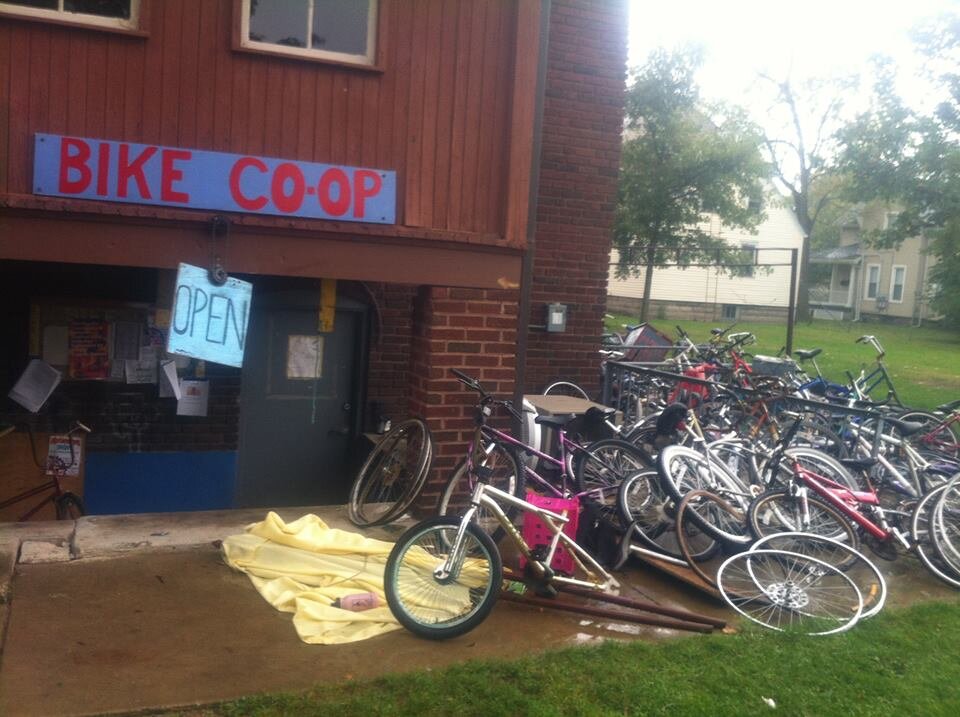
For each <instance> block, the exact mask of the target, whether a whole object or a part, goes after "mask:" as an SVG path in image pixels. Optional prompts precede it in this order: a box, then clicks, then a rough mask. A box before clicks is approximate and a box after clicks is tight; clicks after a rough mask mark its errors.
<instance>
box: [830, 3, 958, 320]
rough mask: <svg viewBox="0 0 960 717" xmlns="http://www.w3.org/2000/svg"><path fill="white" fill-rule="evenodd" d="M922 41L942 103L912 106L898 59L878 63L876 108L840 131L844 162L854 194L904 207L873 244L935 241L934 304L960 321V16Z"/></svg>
mask: <svg viewBox="0 0 960 717" xmlns="http://www.w3.org/2000/svg"><path fill="white" fill-rule="evenodd" d="M915 38H916V41H917V47H918V49H919V50H920V52H922V53H923V54H924V55H925V56H926V58H927V63H928V67H931V68H934V75H933V77H931V80H932V81H933V82H934V86H935V87H936V88H937V90H938V91H939V92H940V97H939V104H938V105H937V106H936V108H935V109H934V110H933V111H932V112H928V113H923V112H919V111H916V110H914V109H912V108H910V107H908V106H907V105H906V104H905V103H904V102H903V100H902V99H901V98H900V97H899V95H898V94H897V92H896V89H895V82H894V80H895V73H894V67H893V65H892V63H891V62H890V61H889V60H884V59H880V60H878V61H877V81H876V83H875V86H874V97H873V100H872V106H871V107H870V109H869V110H868V111H867V112H864V113H862V114H861V115H859V116H858V117H857V118H856V120H855V121H854V122H852V123H851V124H850V125H849V126H848V127H846V128H845V129H844V130H843V132H842V133H841V134H840V139H841V141H842V144H843V153H842V155H841V160H842V162H841V163H842V167H843V169H845V170H846V171H847V172H848V174H849V175H850V177H851V178H852V187H851V190H852V192H854V193H855V194H856V195H857V196H859V197H860V198H861V199H863V200H879V201H883V202H885V203H888V204H890V205H892V206H895V207H896V208H897V209H898V210H899V211H898V213H897V215H896V220H895V221H894V222H892V223H891V224H890V226H889V227H887V228H886V229H885V230H882V231H877V232H875V233H873V234H872V235H870V236H868V237H867V240H868V241H870V242H871V243H873V244H875V245H878V246H883V247H890V246H897V245H899V244H900V243H901V242H902V241H903V240H904V239H906V238H907V237H912V236H920V235H925V236H926V237H927V238H928V240H929V248H928V251H929V253H930V254H932V255H934V256H935V257H936V259H937V262H936V264H935V265H934V266H933V267H932V268H931V271H930V279H931V280H932V283H933V286H934V287H935V288H934V293H933V296H932V297H931V298H932V305H933V307H934V308H935V309H936V310H938V311H939V312H940V313H942V314H944V316H945V317H946V318H947V320H948V322H950V323H952V324H955V325H960V76H958V75H957V74H956V69H955V68H957V67H958V62H960V17H956V16H954V17H951V18H947V19H941V20H939V21H938V22H937V23H936V24H933V25H931V26H930V27H928V28H923V29H921V30H920V31H919V32H917V33H916V35H915Z"/></svg>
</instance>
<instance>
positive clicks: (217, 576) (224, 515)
mask: <svg viewBox="0 0 960 717" xmlns="http://www.w3.org/2000/svg"><path fill="white" fill-rule="evenodd" d="M277 512H278V513H280V515H281V516H282V517H283V518H284V519H285V520H293V519H295V518H297V517H300V516H301V515H303V514H304V513H307V512H315V513H317V514H318V515H320V516H321V517H322V518H323V519H324V520H325V521H327V522H328V523H329V524H330V525H331V526H333V527H339V528H344V529H348V530H356V529H355V528H354V527H353V526H352V525H351V524H350V523H349V522H348V521H347V518H346V512H345V510H344V509H343V508H341V507H333V506H324V507H317V508H294V509H281V510H278V511H277ZM265 514H266V511H264V510H255V511H226V512H216V513H193V514H182V513H181V514H163V515H140V516H114V517H88V518H83V519H81V520H79V521H77V523H76V524H73V523H45V524H42V523H37V524H31V525H16V526H14V525H5V526H0V569H2V570H3V573H2V583H0V587H2V589H3V590H4V591H5V592H4V594H5V595H6V599H5V600H3V601H2V603H0V626H5V630H3V635H2V636H0V639H2V643H0V644H2V653H0V714H2V715H10V716H11V717H16V716H18V715H31V716H32V715H83V714H102V713H109V712H129V711H135V710H144V709H150V708H154V709H155V708H169V707H183V706H190V705H196V704H203V703H209V702H214V701H219V700H226V699H233V698H237V697H240V696H244V695H252V694H257V693H261V692H275V691H281V690H304V689H307V688H310V687H313V686H315V685H318V684H320V685H322V684H335V683H342V682H345V681H350V680H355V679H356V680H359V679H366V678H372V677H377V676H380V675H384V674H388V673H396V672H403V671H408V670H414V669H423V668H439V667H443V666H446V665H449V664H453V663H457V662H462V661H465V660H468V659H472V658H481V657H496V658H512V657H519V656H522V655H525V654H529V653H530V652H534V651H538V650H544V649H550V648H557V647H563V646H568V645H572V644H580V643H590V642H595V641H599V640H602V639H606V638H611V637H613V638H618V639H630V638H637V637H639V638H643V639H663V638H666V637H672V636H676V635H679V634H680V633H677V632H675V631H673V630H667V629H663V628H655V627H642V626H638V625H635V624H632V623H628V622H620V621H611V620H609V619H606V620H604V619H594V618H587V617H585V616H582V615H577V614H572V613H564V612H558V611H554V610H539V609H534V608H531V607H528V606H522V605H516V604H513V603H506V602H501V603H499V604H498V605H497V607H496V609H494V611H493V613H492V615H491V616H490V618H488V619H487V620H486V621H485V622H484V623H483V624H482V625H480V626H479V627H478V628H477V629H475V630H473V631H472V632H470V633H468V634H466V635H464V636H462V637H460V638H457V639H454V640H450V641H447V642H443V643H435V642H431V641H427V640H423V639H420V638H417V637H415V636H413V635H412V634H411V633H408V632H406V631H402V630H401V631H397V632H394V633H390V634H387V635H382V636H379V637H376V638H372V639H370V640H366V641H362V642H358V643H353V644H347V645H336V646H320V645H307V644H305V643H303V642H301V641H300V640H299V638H298V637H297V635H296V632H295V631H294V628H293V625H292V624H291V616H290V615H288V614H285V613H279V612H277V611H276V610H274V609H273V608H272V607H270V606H269V605H268V604H267V603H266V602H265V601H264V600H263V599H262V598H261V597H260V595H259V594H258V593H257V592H256V590H255V589H254V588H253V586H252V585H251V584H250V582H249V580H248V578H247V577H246V576H245V575H243V574H240V573H238V572H235V571H234V570H232V569H230V568H229V567H227V566H226V565H225V564H224V563H223V562H222V560H221V558H220V554H219V550H218V548H217V546H216V544H215V541H219V540H221V539H223V538H224V537H226V536H228V535H231V534H234V533H237V532H240V531H241V530H242V529H243V528H244V526H246V525H247V524H249V523H252V522H256V521H258V520H262V519H263V517H264V516H265ZM403 529H404V526H403V525H391V526H388V527H386V528H382V529H378V530H375V531H367V534H369V535H370V536H371V537H377V538H382V539H387V540H393V539H395V538H396V537H397V536H398V535H399V533H400V532H401V531H402V530H403ZM18 555H19V557H20V562H16V559H17V556H18ZM71 557H72V558H73V559H70V558H71ZM891 565H892V566H893V569H894V570H895V571H896V572H895V573H894V574H892V575H891V597H894V596H896V597H897V598H898V601H900V600H904V599H915V598H916V597H917V596H920V597H924V596H926V597H940V596H942V595H955V593H954V592H952V591H950V590H949V589H948V588H944V587H942V586H940V585H939V584H937V583H936V582H934V581H933V579H932V578H930V577H928V576H926V575H925V574H924V573H921V572H919V571H918V570H917V568H916V567H915V566H913V565H912V564H911V563H910V562H909V561H906V560H904V561H899V562H897V563H893V564H891ZM618 579H621V580H622V582H623V583H624V587H623V591H622V592H623V594H625V595H627V596H632V597H634V598H638V599H647V600H654V601H656V602H658V603H660V604H665V605H673V606H681V607H685V608H687V609H690V610H694V611H697V612H703V613H707V614H710V615H714V616H717V617H723V618H730V617H731V614H730V612H729V611H728V610H726V609H725V608H724V607H723V606H721V605H719V604H717V603H715V602H713V601H711V600H710V599H708V598H706V597H704V596H702V595H700V594H698V593H695V592H694V591H692V590H689V589H686V588H685V587H684V586H682V585H680V584H678V583H677V582H675V581H673V580H670V579H668V578H664V577H662V576H661V575H660V574H659V573H655V572H653V571H651V570H647V569H644V568H637V567H636V566H633V567H632V568H630V569H629V570H627V571H625V572H623V573H621V574H619V575H618ZM908 585H909V588H908V587H907V586H908ZM908 589H909V594H908V593H907V592H906V591H907V590H908Z"/></svg>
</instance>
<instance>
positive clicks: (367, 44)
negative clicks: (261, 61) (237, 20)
mask: <svg viewBox="0 0 960 717" xmlns="http://www.w3.org/2000/svg"><path fill="white" fill-rule="evenodd" d="M376 27H377V0H243V15H242V19H241V39H240V44H241V46H242V47H248V48H252V49H258V50H266V51H268V52H277V53H282V54H285V55H297V56H299V57H315V58H318V59H323V60H335V61H338V62H348V63H353V64H362V65H372V64H374V59H375V51H376V47H375V38H376Z"/></svg>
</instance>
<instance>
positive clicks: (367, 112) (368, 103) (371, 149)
mask: <svg viewBox="0 0 960 717" xmlns="http://www.w3.org/2000/svg"><path fill="white" fill-rule="evenodd" d="M380 82H381V77H380V76H379V75H364V76H363V108H362V114H363V131H362V134H361V139H360V157H359V160H358V161H359V162H360V165H361V166H363V167H377V168H378V169H385V167H381V165H379V164H377V158H378V156H379V152H378V151H377V149H378V148H377V130H378V128H379V125H380V122H381V121H389V120H388V118H389V117H390V113H387V112H383V113H381V111H380V110H381V106H380Z"/></svg>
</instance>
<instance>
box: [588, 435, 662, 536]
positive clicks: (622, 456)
mask: <svg viewBox="0 0 960 717" xmlns="http://www.w3.org/2000/svg"><path fill="white" fill-rule="evenodd" d="M652 467H653V461H652V460H651V459H650V456H648V455H647V453H646V452H645V451H643V450H641V449H639V448H637V447H636V446H635V445H633V444H632V443H627V442H626V441H621V440H620V439H619V438H603V439H601V440H599V441H594V442H593V443H590V444H589V445H587V446H586V449H585V450H583V451H578V452H577V455H576V457H575V459H574V474H573V475H574V482H575V485H576V487H577V493H578V494H580V496H581V500H594V501H596V502H598V503H600V504H601V505H603V506H604V508H605V509H606V512H607V513H608V515H609V516H610V517H611V518H612V519H614V520H616V521H619V514H618V511H617V493H618V491H619V489H620V484H621V483H623V481H624V480H626V479H627V477H628V476H630V475H632V474H634V473H637V472H639V471H642V470H644V469H648V468H652Z"/></svg>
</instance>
